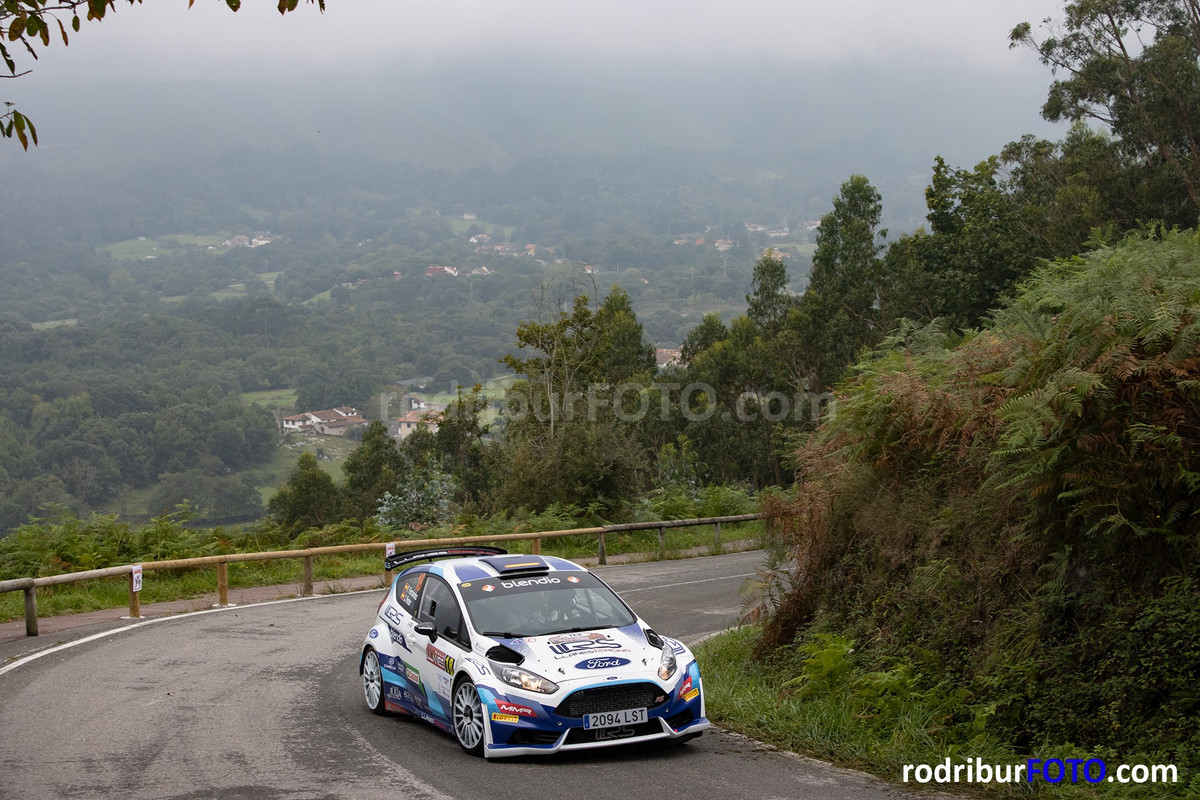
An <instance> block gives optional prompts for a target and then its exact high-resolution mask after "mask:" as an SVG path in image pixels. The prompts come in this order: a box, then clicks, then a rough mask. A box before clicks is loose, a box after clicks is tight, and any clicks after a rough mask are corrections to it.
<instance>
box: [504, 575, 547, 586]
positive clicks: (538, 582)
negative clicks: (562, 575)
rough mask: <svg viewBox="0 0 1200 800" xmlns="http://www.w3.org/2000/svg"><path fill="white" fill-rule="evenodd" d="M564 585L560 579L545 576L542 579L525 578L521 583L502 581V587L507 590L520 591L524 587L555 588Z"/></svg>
mask: <svg viewBox="0 0 1200 800" xmlns="http://www.w3.org/2000/svg"><path fill="white" fill-rule="evenodd" d="M557 583H562V581H560V580H559V579H558V578H551V577H550V576H548V575H544V576H542V577H541V578H525V579H523V580H519V581H500V585H501V586H503V587H504V588H505V589H519V588H521V587H524V586H553V585H554V584H557Z"/></svg>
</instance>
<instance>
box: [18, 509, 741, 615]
mask: <svg viewBox="0 0 1200 800" xmlns="http://www.w3.org/2000/svg"><path fill="white" fill-rule="evenodd" d="M761 518H762V515H761V514H737V515H734V516H727V517H697V518H695V519H668V520H658V521H656V522H626V523H622V524H619V525H604V526H602V527H598V528H572V529H570V530H562V531H531V532H529V533H502V534H497V535H494V536H462V537H457V538H450V539H402V540H399V541H396V542H390V543H389V542H367V543H364V544H343V545H334V546H332V547H312V548H308V549H306V550H272V551H267V552H262V553H227V554H224V555H218V556H201V557H199V558H177V559H171V560H168V561H147V562H144V563H142V564H124V565H121V566H119V567H105V568H104V569H90V570H86V571H84V572H67V573H63V574H61V575H47V576H44V577H41V578H14V579H12V580H6V581H0V593H3V592H24V593H25V635H26V636H37V635H38V617H37V590H38V588H40V587H43V586H57V585H59V584H64V583H78V582H80V581H88V580H94V579H96V578H112V577H116V576H119V575H127V576H128V577H129V616H130V617H131V618H133V619H139V618H140V617H141V599H140V593H139V591H138V590H137V587H136V586H135V581H136V580H138V579H140V574H139V572H151V571H154V570H163V569H195V568H197V567H211V566H214V565H215V566H216V568H217V605H219V606H227V605H229V565H230V564H236V563H240V562H243V561H272V560H275V559H280V558H301V559H304V577H303V582H302V587H301V596H302V597H308V596H310V595H311V594H312V592H313V559H314V558H315V557H317V556H328V555H337V554H339V553H360V552H366V551H370V550H386V548H387V547H388V545H389V544H394V545H395V547H396V548H397V549H398V550H415V549H418V548H426V547H448V546H453V545H456V544H481V543H490V542H511V541H519V540H533V552H534V553H539V552H541V548H542V539H554V538H558V537H562V536H589V535H593V534H594V535H595V536H596V537H597V540H596V551H597V557H598V559H599V562H600V563H601V564H605V563H607V554H606V552H605V541H604V537H605V535H606V534H609V533H622V532H626V531H645V530H655V529H657V530H658V554H659V555H662V554H663V553H664V552H665V549H666V530H667V528H688V527H696V526H699V525H712V526H713V528H714V533H713V551H714V552H717V553H719V552H720V551H721V525H722V524H727V523H735V522H751V521H753V520H756V519H761ZM139 567H140V570H139V569H138V568H139Z"/></svg>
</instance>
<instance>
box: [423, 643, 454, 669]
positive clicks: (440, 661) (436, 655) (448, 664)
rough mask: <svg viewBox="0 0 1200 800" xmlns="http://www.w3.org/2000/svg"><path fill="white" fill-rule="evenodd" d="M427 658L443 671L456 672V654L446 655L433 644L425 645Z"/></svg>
mask: <svg viewBox="0 0 1200 800" xmlns="http://www.w3.org/2000/svg"><path fill="white" fill-rule="evenodd" d="M425 660H426V661H428V662H429V663H430V664H433V665H434V666H435V667H437V668H438V669H440V670H442V671H443V672H449V673H452V672H454V656H450V655H446V653H445V652H443V651H441V650H439V649H437V648H436V647H434V646H433V645H427V646H426V647H425Z"/></svg>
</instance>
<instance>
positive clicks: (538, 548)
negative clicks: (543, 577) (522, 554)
mask: <svg viewBox="0 0 1200 800" xmlns="http://www.w3.org/2000/svg"><path fill="white" fill-rule="evenodd" d="M533 554H534V555H535V556H540V555H541V554H542V537H540V536H539V537H537V538H536V539H534V540H533Z"/></svg>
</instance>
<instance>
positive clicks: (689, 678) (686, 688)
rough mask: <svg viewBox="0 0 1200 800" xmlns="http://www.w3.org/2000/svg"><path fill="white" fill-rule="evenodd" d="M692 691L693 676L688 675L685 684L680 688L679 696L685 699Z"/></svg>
mask: <svg viewBox="0 0 1200 800" xmlns="http://www.w3.org/2000/svg"><path fill="white" fill-rule="evenodd" d="M691 690H692V676H691V675H688V676H687V678H685V679H684V681H683V684H682V685H681V686H680V687H679V696H680V697H683V696H685V695H686V694H687V693H688V692H690V691H691Z"/></svg>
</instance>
